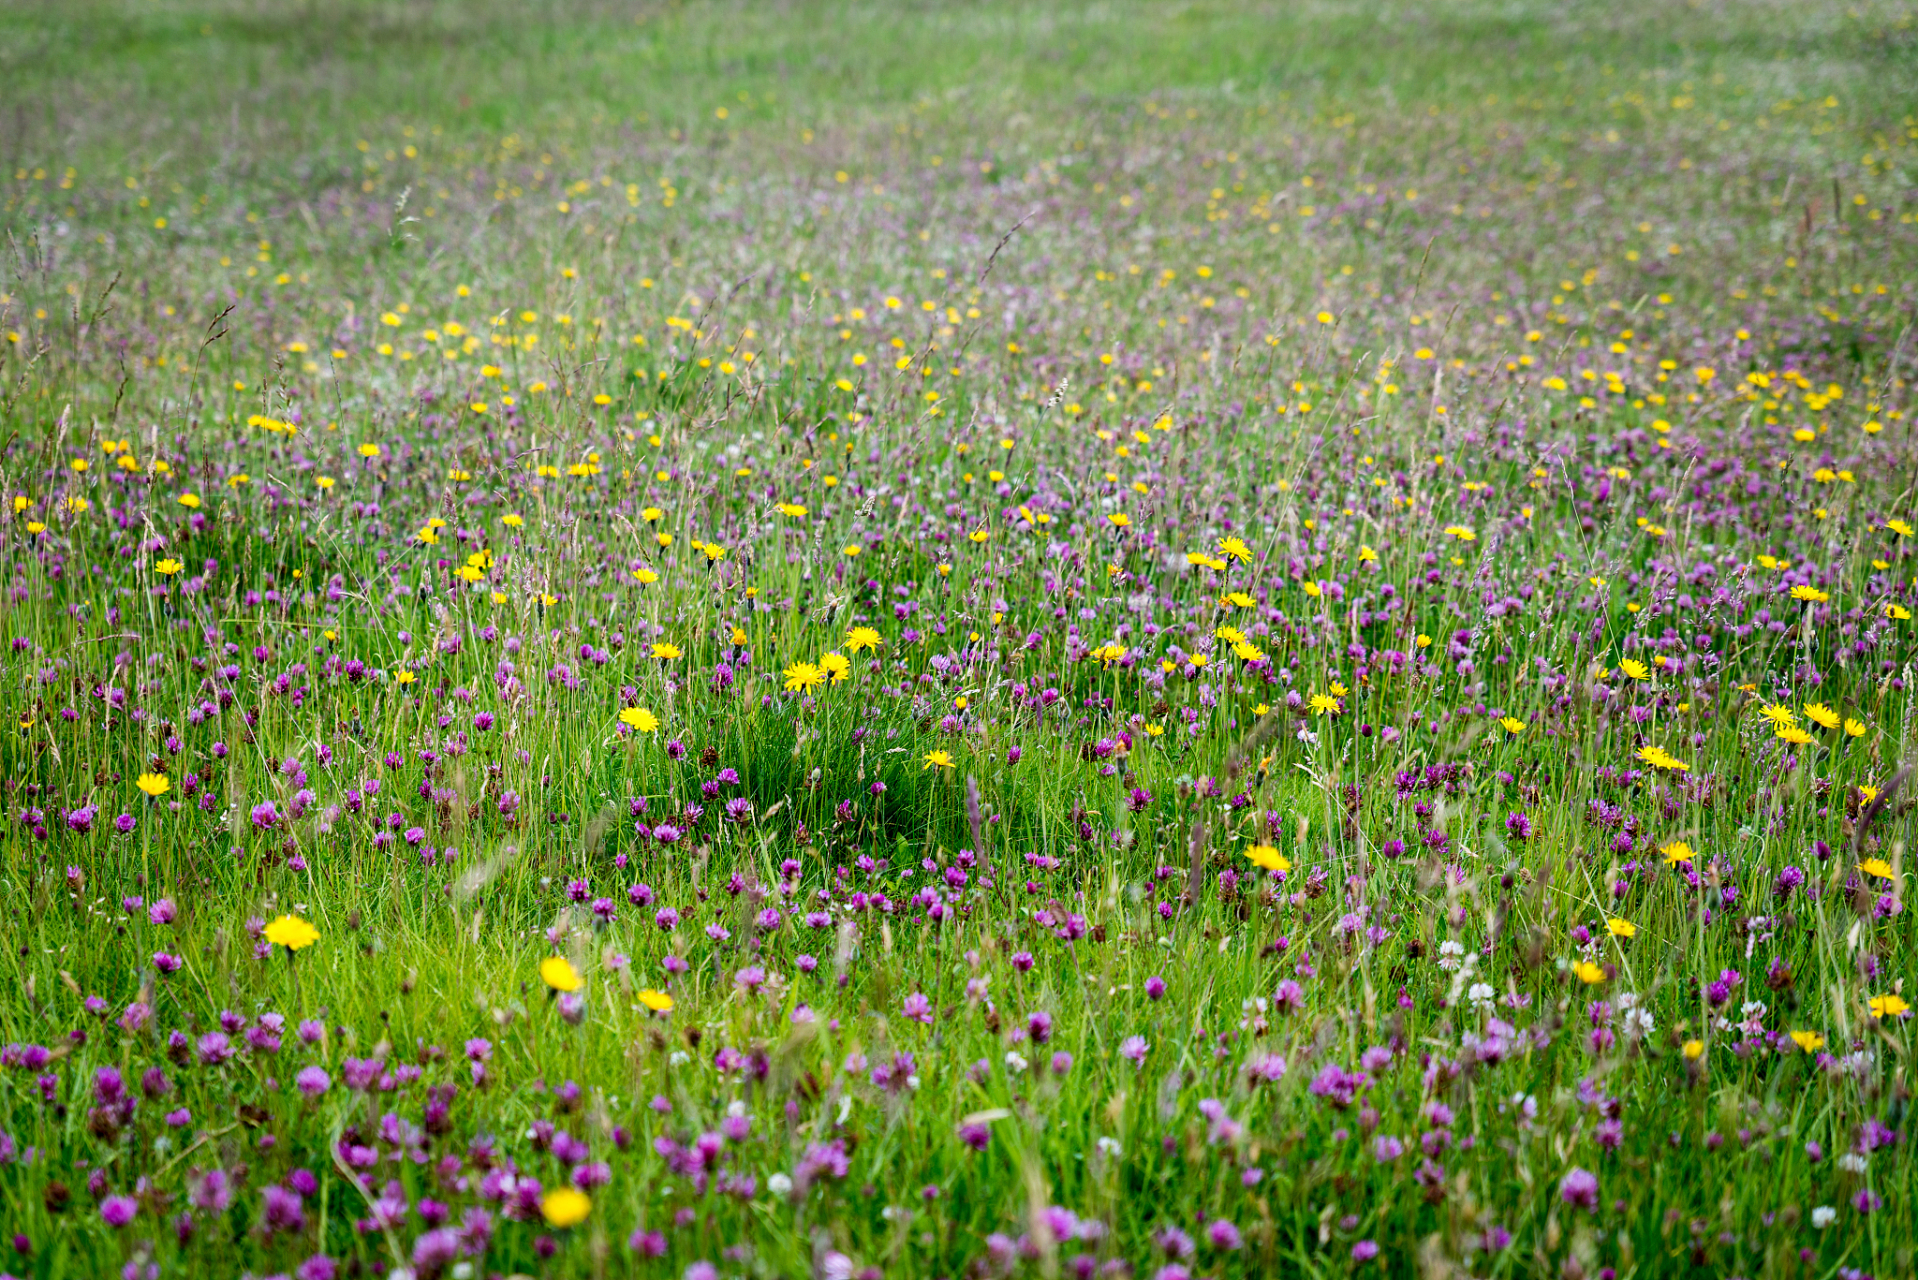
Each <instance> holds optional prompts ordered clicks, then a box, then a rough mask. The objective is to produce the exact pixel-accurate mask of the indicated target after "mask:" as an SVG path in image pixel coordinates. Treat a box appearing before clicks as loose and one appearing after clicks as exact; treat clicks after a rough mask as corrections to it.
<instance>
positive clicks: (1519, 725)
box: [1498, 716, 1525, 733]
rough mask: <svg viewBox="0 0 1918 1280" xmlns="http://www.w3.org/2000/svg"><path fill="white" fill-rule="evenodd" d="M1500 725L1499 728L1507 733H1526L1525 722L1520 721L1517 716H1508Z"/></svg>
mask: <svg viewBox="0 0 1918 1280" xmlns="http://www.w3.org/2000/svg"><path fill="white" fill-rule="evenodd" d="M1498 723H1499V727H1500V728H1502V729H1504V730H1505V732H1507V733H1524V732H1525V722H1524V721H1523V720H1521V719H1519V718H1518V717H1517V716H1506V717H1505V718H1503V719H1502V720H1500V721H1499V722H1498Z"/></svg>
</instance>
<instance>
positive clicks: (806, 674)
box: [782, 662, 826, 693]
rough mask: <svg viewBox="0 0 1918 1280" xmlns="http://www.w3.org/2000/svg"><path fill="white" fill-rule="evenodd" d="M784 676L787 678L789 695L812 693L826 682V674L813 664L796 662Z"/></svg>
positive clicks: (787, 669) (788, 668)
mask: <svg viewBox="0 0 1918 1280" xmlns="http://www.w3.org/2000/svg"><path fill="white" fill-rule="evenodd" d="M782 674H784V675H785V677H786V692H787V693H811V692H812V691H813V690H814V689H816V688H818V687H819V686H820V685H822V684H824V683H825V681H826V673H825V672H824V671H821V670H820V669H819V667H818V666H817V665H815V664H814V663H811V662H795V663H793V665H792V666H790V667H787V668H786V670H785V671H784V672H783V673H782Z"/></svg>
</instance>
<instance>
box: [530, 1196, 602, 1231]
mask: <svg viewBox="0 0 1918 1280" xmlns="http://www.w3.org/2000/svg"><path fill="white" fill-rule="evenodd" d="M539 1211H540V1215H541V1216H542V1217H544V1218H545V1219H546V1221H547V1224H548V1225H549V1226H554V1227H576V1226H578V1225H579V1224H580V1223H582V1222H584V1221H586V1215H587V1214H589V1213H591V1212H592V1211H593V1202H592V1200H590V1199H589V1198H588V1197H587V1195H586V1193H585V1192H584V1191H576V1190H574V1189H573V1188H572V1187H555V1188H553V1190H551V1191H548V1192H547V1193H546V1194H545V1195H544V1196H542V1197H541V1198H540V1202H539Z"/></svg>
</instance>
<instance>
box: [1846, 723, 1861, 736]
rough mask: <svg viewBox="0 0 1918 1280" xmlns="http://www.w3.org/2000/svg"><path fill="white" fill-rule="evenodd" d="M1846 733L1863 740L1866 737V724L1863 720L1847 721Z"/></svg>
mask: <svg viewBox="0 0 1918 1280" xmlns="http://www.w3.org/2000/svg"><path fill="white" fill-rule="evenodd" d="M1845 732H1846V734H1848V735H1849V736H1851V737H1854V738H1862V737H1864V735H1865V722H1864V721H1863V720H1847V721H1845Z"/></svg>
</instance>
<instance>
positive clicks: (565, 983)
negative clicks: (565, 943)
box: [539, 956, 586, 991]
mask: <svg viewBox="0 0 1918 1280" xmlns="http://www.w3.org/2000/svg"><path fill="white" fill-rule="evenodd" d="M539 977H540V981H541V982H544V983H545V984H546V985H547V986H549V987H551V988H552V989H553V990H555V991H578V990H579V989H580V988H581V987H583V986H585V985H586V980H585V979H584V978H582V977H580V976H579V970H577V969H575V968H573V962H572V961H570V960H568V959H567V958H566V957H565V956H547V957H546V958H545V959H544V960H542V961H540V962H539Z"/></svg>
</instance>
